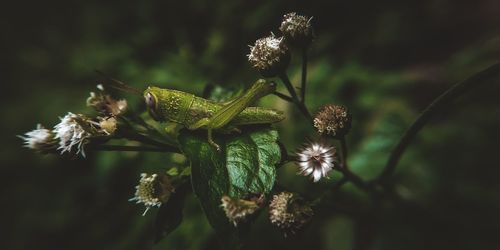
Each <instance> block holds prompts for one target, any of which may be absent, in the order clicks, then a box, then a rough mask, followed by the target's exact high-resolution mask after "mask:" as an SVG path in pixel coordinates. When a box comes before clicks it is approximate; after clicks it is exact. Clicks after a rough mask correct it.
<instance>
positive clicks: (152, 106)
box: [144, 93, 158, 120]
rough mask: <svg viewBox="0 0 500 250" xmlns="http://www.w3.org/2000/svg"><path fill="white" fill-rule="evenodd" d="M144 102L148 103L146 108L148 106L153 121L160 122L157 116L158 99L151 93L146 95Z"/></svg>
mask: <svg viewBox="0 0 500 250" xmlns="http://www.w3.org/2000/svg"><path fill="white" fill-rule="evenodd" d="M144 100H145V101H146V106H148V111H149V114H150V115H151V117H153V119H155V120H158V115H156V98H155V96H154V95H153V94H151V93H146V95H145V96H144Z"/></svg>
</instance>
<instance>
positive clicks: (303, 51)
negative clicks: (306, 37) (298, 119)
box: [300, 46, 307, 103]
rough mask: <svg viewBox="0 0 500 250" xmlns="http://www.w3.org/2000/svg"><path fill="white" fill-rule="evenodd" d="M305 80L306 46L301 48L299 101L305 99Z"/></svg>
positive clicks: (302, 101) (303, 101)
mask: <svg viewBox="0 0 500 250" xmlns="http://www.w3.org/2000/svg"><path fill="white" fill-rule="evenodd" d="M306 81H307V46H304V48H303V49H302V82H301V85H300V102H301V103H305V101H306Z"/></svg>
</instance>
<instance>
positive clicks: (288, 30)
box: [248, 13, 313, 77]
mask: <svg viewBox="0 0 500 250" xmlns="http://www.w3.org/2000/svg"><path fill="white" fill-rule="evenodd" d="M310 21H311V19H310V18H307V17H305V16H300V15H297V14H296V13H289V14H286V15H285V16H284V17H283V21H282V23H281V26H280V28H279V29H280V31H281V32H282V34H283V36H280V37H276V36H275V35H274V34H273V33H271V35H270V36H267V37H263V38H260V39H257V41H255V44H254V45H253V46H250V54H248V61H249V62H250V64H251V65H252V67H254V68H256V69H257V70H259V72H260V73H261V74H262V76H264V77H274V76H276V75H278V74H281V73H283V72H284V71H285V69H286V68H287V67H288V65H289V64H290V58H291V56H290V50H289V48H288V46H289V45H298V46H307V45H308V44H309V43H311V41H312V37H313V36H312V34H313V32H312V26H311V24H310Z"/></svg>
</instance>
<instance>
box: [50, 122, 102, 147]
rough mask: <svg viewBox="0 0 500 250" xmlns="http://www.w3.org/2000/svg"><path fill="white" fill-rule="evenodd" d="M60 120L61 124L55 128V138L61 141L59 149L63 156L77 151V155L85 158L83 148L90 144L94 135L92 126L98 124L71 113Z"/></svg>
mask: <svg viewBox="0 0 500 250" xmlns="http://www.w3.org/2000/svg"><path fill="white" fill-rule="evenodd" d="M60 119H61V122H60V123H59V124H57V125H56V126H54V132H55V134H56V136H55V138H56V139H59V147H58V148H57V149H60V150H61V154H63V153H65V152H73V151H74V150H76V154H79V153H81V154H82V155H83V157H85V151H84V149H83V147H84V146H85V144H87V143H89V142H90V138H91V137H92V136H93V135H94V133H93V131H92V130H94V129H93V127H92V126H96V125H98V124H96V123H95V122H93V121H91V120H90V119H88V118H86V117H85V116H83V115H80V114H73V113H71V112H68V114H67V115H66V116H64V117H63V118H60Z"/></svg>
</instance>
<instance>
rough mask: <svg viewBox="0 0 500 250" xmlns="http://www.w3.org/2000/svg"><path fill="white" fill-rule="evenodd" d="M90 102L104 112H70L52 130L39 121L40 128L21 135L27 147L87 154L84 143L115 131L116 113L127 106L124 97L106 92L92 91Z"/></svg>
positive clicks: (43, 151)
mask: <svg viewBox="0 0 500 250" xmlns="http://www.w3.org/2000/svg"><path fill="white" fill-rule="evenodd" d="M98 88H99V87H98ZM100 89H102V87H101V88H100ZM87 104H88V105H89V106H92V107H94V108H95V109H96V110H97V111H99V112H100V113H101V115H102V116H97V117H95V118H91V117H88V116H86V115H83V114H74V113H71V112H68V114H66V115H65V116H64V117H61V118H60V120H61V121H60V122H59V123H58V124H56V125H55V126H54V128H53V129H52V130H49V129H46V128H44V127H43V126H41V125H38V127H37V129H35V130H32V131H30V132H27V133H25V134H24V136H19V137H20V138H21V139H23V140H24V143H25V146H26V147H28V148H31V149H33V150H35V151H37V152H40V153H55V152H57V150H59V152H60V153H61V154H64V153H70V154H74V155H78V154H81V155H82V156H83V157H85V146H86V145H87V144H89V143H91V142H94V141H99V139H100V138H106V137H109V136H111V135H113V133H114V132H115V131H116V128H117V120H116V118H115V117H116V116H117V115H120V114H122V113H123V112H125V110H126V108H127V102H126V101H125V100H119V101H117V100H114V99H113V98H111V97H110V96H109V95H106V94H103V93H100V94H99V95H96V94H95V93H90V97H89V98H88V99H87Z"/></svg>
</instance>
